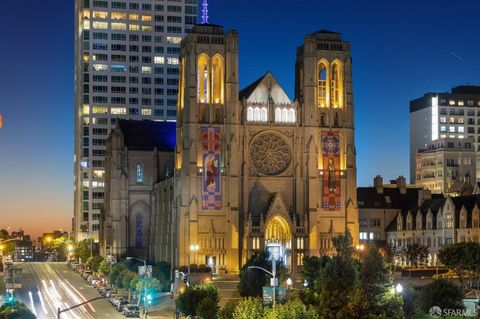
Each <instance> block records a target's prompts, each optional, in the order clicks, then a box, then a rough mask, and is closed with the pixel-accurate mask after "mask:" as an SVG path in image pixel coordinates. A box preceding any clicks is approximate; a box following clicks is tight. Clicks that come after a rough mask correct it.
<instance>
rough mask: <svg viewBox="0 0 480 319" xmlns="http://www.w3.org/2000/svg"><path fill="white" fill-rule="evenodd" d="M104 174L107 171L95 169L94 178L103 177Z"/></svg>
mask: <svg viewBox="0 0 480 319" xmlns="http://www.w3.org/2000/svg"><path fill="white" fill-rule="evenodd" d="M104 175H105V171H99V170H95V171H93V177H94V178H103V176H104Z"/></svg>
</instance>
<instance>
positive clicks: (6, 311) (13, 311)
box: [0, 301, 35, 319]
mask: <svg viewBox="0 0 480 319" xmlns="http://www.w3.org/2000/svg"><path fill="white" fill-rule="evenodd" d="M0 318H1V319H35V316H34V315H33V314H32V313H31V312H30V310H29V309H28V308H27V306H26V305H25V304H24V303H22V302H19V301H14V302H11V303H10V302H9V303H5V304H3V305H2V306H1V307H0Z"/></svg>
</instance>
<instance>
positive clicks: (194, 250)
mask: <svg viewBox="0 0 480 319" xmlns="http://www.w3.org/2000/svg"><path fill="white" fill-rule="evenodd" d="M199 250H200V246H198V245H190V251H193V253H194V255H193V263H195V264H196V263H197V251H199Z"/></svg>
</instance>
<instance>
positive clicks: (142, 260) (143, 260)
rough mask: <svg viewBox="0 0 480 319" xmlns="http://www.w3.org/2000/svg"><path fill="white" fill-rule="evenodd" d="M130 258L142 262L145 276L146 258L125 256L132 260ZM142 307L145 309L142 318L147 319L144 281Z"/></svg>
mask: <svg viewBox="0 0 480 319" xmlns="http://www.w3.org/2000/svg"><path fill="white" fill-rule="evenodd" d="M132 259H135V260H138V261H141V262H143V269H144V272H145V273H144V277H147V260H146V259H140V258H137V257H127V260H132ZM143 308H144V310H145V311H144V318H145V319H147V316H148V314H147V312H148V303H147V285H146V282H144V284H143Z"/></svg>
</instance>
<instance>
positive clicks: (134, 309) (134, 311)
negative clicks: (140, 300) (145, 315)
mask: <svg viewBox="0 0 480 319" xmlns="http://www.w3.org/2000/svg"><path fill="white" fill-rule="evenodd" d="M123 315H124V316H125V317H127V318H140V308H139V307H138V306H137V305H131V304H127V305H125V306H124V307H123Z"/></svg>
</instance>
